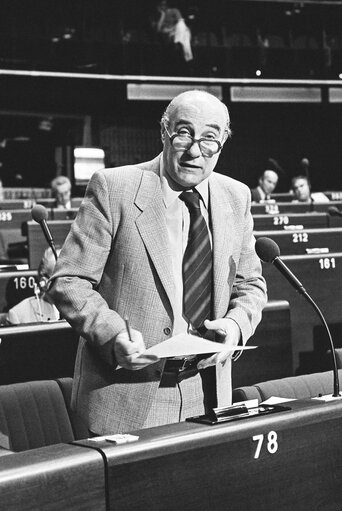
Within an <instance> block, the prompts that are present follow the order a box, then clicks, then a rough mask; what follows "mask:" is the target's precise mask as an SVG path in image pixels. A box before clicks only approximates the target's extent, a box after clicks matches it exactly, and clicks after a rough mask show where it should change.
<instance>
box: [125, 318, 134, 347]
mask: <svg viewBox="0 0 342 511" xmlns="http://www.w3.org/2000/svg"><path fill="white" fill-rule="evenodd" d="M125 323H126V330H127V333H128V337H129V340H130V341H131V342H133V339H132V336H131V329H130V328H129V323H128V318H125Z"/></svg>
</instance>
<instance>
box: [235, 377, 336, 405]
mask: <svg viewBox="0 0 342 511" xmlns="http://www.w3.org/2000/svg"><path fill="white" fill-rule="evenodd" d="M341 378H342V369H340V370H339V379H340V381H341ZM332 392H333V372H332V371H326V372H323V373H313V374H303V375H300V376H290V377H288V378H281V379H279V380H270V381H266V382H262V383H256V384H255V385H251V386H249V387H247V386H246V387H239V388H236V389H234V390H233V402H234V403H237V402H239V401H245V400H248V399H258V401H259V403H260V402H262V401H264V400H265V399H268V398H270V397H271V396H276V397H284V398H291V399H306V398H310V397H317V396H318V395H319V394H321V395H325V394H330V393H332Z"/></svg>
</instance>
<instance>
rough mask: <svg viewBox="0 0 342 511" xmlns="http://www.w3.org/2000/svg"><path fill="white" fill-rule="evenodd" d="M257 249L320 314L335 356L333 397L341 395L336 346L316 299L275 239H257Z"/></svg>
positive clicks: (332, 353)
mask: <svg viewBox="0 0 342 511" xmlns="http://www.w3.org/2000/svg"><path fill="white" fill-rule="evenodd" d="M255 251H256V253H257V255H258V256H259V257H260V259H261V260H262V261H264V262H265V263H272V264H274V266H275V267H276V268H277V269H278V270H279V271H280V272H281V273H282V274H283V275H284V277H285V278H286V279H287V280H288V281H289V282H290V284H291V285H292V286H293V287H294V288H295V290H296V291H297V292H298V293H300V294H302V295H303V296H304V297H305V298H306V299H307V301H308V302H309V303H310V304H311V305H312V306H313V308H314V309H315V311H316V312H317V314H318V315H319V317H320V319H321V321H322V323H323V325H324V327H325V329H326V331H327V333H328V338H329V342H330V346H331V355H332V358H333V372H334V393H333V397H340V382H339V379H338V369H337V362H336V353H335V346H334V343H333V340H332V337H331V333H330V330H329V327H328V324H327V322H326V320H325V318H324V316H323V314H322V312H321V310H320V308H319V307H318V305H317V304H316V303H315V301H314V300H313V299H312V298H311V296H310V295H309V294H308V293H307V291H306V290H305V288H304V286H303V284H302V283H301V282H300V281H299V280H298V279H297V277H296V276H295V275H294V274H293V273H292V271H291V270H290V269H289V268H288V267H287V266H286V264H285V263H284V261H282V260H281V258H280V249H279V247H278V245H277V243H276V242H275V241H273V240H272V239H271V238H266V237H261V238H258V239H257V240H256V243H255Z"/></svg>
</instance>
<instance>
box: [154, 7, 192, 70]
mask: <svg viewBox="0 0 342 511" xmlns="http://www.w3.org/2000/svg"><path fill="white" fill-rule="evenodd" d="M156 10H157V15H156V17H155V18H154V19H152V20H151V24H152V27H153V28H154V30H156V32H158V33H159V34H161V36H162V37H163V39H164V40H165V42H171V43H173V44H175V45H177V44H179V45H180V47H181V49H182V54H183V57H184V60H185V61H186V62H189V61H191V60H192V59H193V54H192V50H191V31H190V29H189V27H188V26H187V25H186V23H185V21H184V18H183V16H182V14H181V12H180V11H179V9H175V8H170V7H169V6H168V3H167V1H166V0H161V1H160V2H159V3H158V4H157V6H156Z"/></svg>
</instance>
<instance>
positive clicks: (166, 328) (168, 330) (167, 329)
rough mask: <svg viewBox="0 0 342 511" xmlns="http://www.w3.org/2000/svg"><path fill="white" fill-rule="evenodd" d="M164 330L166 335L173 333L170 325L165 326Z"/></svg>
mask: <svg viewBox="0 0 342 511" xmlns="http://www.w3.org/2000/svg"><path fill="white" fill-rule="evenodd" d="M163 332H164V334H165V335H170V333H171V328H169V327H168V326H167V327H165V328H164V330H163Z"/></svg>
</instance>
